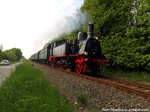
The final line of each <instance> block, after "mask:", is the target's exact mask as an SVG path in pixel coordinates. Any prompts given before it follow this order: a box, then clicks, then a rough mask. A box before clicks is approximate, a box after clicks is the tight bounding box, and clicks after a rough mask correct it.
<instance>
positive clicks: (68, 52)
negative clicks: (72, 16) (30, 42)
mask: <svg viewBox="0 0 150 112" xmlns="http://www.w3.org/2000/svg"><path fill="white" fill-rule="evenodd" d="M93 29H94V25H93V24H89V26H88V34H87V33H86V32H79V33H78V37H77V38H76V39H75V40H74V41H73V42H70V41H68V40H66V39H62V40H58V41H55V42H53V43H50V44H49V45H48V46H47V47H44V48H43V49H42V50H40V51H39V52H37V53H35V54H34V55H32V56H31V58H30V59H31V60H32V61H37V62H41V63H48V64H51V65H52V66H57V67H60V68H63V69H70V70H71V71H75V72H76V73H78V74H81V73H84V72H86V71H91V72H94V73H96V72H98V71H99V68H100V64H101V63H107V62H108V60H107V59H106V58H105V56H104V55H103V54H102V50H101V46H100V42H99V41H98V40H97V39H96V38H94V36H93V34H94V33H93Z"/></svg>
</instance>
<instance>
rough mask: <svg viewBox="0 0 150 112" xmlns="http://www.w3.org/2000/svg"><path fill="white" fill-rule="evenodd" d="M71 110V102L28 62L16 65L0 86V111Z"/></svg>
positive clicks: (47, 111) (67, 111) (59, 111)
mask: <svg viewBox="0 0 150 112" xmlns="http://www.w3.org/2000/svg"><path fill="white" fill-rule="evenodd" d="M73 111H74V109H73V107H72V106H71V104H69V103H68V102H67V100H66V99H65V98H64V97H63V96H61V95H60V93H59V92H58V90H57V89H56V88H54V87H53V86H51V84H50V82H49V81H48V80H47V79H46V78H45V77H44V75H42V72H41V71H39V70H38V69H36V68H34V67H33V66H32V64H31V63H29V62H24V63H23V64H21V65H19V66H17V68H16V71H15V72H13V73H12V74H11V76H10V78H9V79H8V80H7V81H6V82H5V83H4V84H3V86H2V87H1V88H0V112H73Z"/></svg>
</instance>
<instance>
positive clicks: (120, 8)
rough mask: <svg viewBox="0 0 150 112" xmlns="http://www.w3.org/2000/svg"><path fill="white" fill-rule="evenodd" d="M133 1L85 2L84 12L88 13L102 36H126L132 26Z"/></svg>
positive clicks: (103, 0)
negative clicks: (127, 30) (128, 28)
mask: <svg viewBox="0 0 150 112" xmlns="http://www.w3.org/2000/svg"><path fill="white" fill-rule="evenodd" d="M132 1H133V0H124V1H123V0H85V1H84V4H83V6H82V7H81V10H82V11H85V12H87V13H88V16H90V18H91V20H92V21H93V23H94V24H95V28H96V32H97V33H99V32H100V33H101V36H108V35H111V36H112V35H116V34H119V35H121V36H122V35H125V34H126V29H127V27H128V26H129V25H130V24H129V23H130V22H131V17H132V14H131V13H130V11H131V9H132Z"/></svg>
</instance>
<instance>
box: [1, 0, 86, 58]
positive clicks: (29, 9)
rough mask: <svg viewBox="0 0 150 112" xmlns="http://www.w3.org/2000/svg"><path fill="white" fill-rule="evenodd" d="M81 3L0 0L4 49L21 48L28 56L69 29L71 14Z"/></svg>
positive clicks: (57, 0) (71, 0)
mask: <svg viewBox="0 0 150 112" xmlns="http://www.w3.org/2000/svg"><path fill="white" fill-rule="evenodd" d="M82 4H83V0H0V45H1V44H2V45H3V50H6V49H11V48H14V47H16V48H20V49H21V50H22V52H23V55H24V56H25V57H26V58H29V57H30V56H31V54H33V53H35V52H37V51H38V50H40V49H41V48H42V47H43V46H44V45H45V44H46V43H47V42H48V41H49V40H52V39H53V38H56V37H57V36H58V35H59V34H61V33H63V32H69V31H71V30H70V29H69V28H68V26H69V25H70V23H71V25H72V28H73V27H74V23H73V22H72V21H73V20H76V19H78V18H77V17H74V14H75V13H76V11H77V9H78V8H79V7H80V6H81V5H82ZM81 16H84V14H83V15H82V14H81ZM68 18H71V21H70V23H69V24H68V23H67V21H68ZM83 21H84V19H83ZM76 22H78V21H76ZM73 30H74V28H73Z"/></svg>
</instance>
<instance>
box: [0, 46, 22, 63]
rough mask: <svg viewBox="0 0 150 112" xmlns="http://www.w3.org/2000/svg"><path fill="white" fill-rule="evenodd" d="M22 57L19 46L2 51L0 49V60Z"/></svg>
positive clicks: (17, 59)
mask: <svg viewBox="0 0 150 112" xmlns="http://www.w3.org/2000/svg"><path fill="white" fill-rule="evenodd" d="M21 58H22V51H21V50H20V49H19V48H12V49H9V50H5V51H2V50H1V49H0V60H3V59H7V60H9V61H11V62H16V61H19V60H20V59H21Z"/></svg>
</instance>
